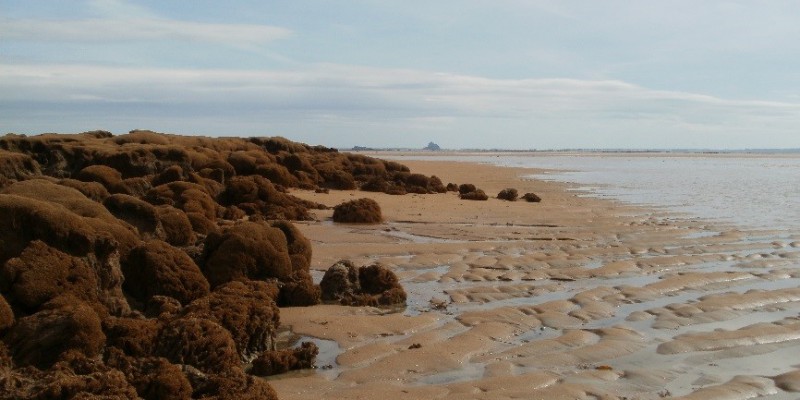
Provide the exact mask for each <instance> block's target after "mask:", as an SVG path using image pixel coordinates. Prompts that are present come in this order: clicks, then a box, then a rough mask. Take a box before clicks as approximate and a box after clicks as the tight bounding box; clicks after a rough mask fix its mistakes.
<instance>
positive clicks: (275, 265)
mask: <svg viewBox="0 0 800 400" xmlns="http://www.w3.org/2000/svg"><path fill="white" fill-rule="evenodd" d="M202 258H203V262H202V270H203V273H204V274H205V276H206V278H208V281H209V283H211V286H212V287H216V286H219V285H221V284H224V283H227V282H230V281H233V280H249V279H261V280H263V279H269V278H276V279H278V280H285V279H288V278H289V277H290V276H291V275H292V271H293V267H292V261H291V258H290V257H289V248H288V244H287V242H286V236H285V235H284V233H283V231H281V230H280V229H278V228H274V227H272V226H270V225H269V224H268V223H266V222H240V223H237V224H236V225H234V226H232V227H230V228H228V229H226V230H225V231H223V232H220V233H217V232H213V233H211V234H210V235H208V237H207V238H206V240H205V247H204V251H203V257H202Z"/></svg>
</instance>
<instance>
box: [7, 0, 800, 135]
mask: <svg viewBox="0 0 800 400" xmlns="http://www.w3.org/2000/svg"><path fill="white" fill-rule="evenodd" d="M95 129H103V130H109V131H111V132H114V133H117V134H122V133H125V132H128V131H130V130H132V129H151V130H154V131H159V132H169V133H179V134H193V135H207V136H284V137H287V138H290V139H292V140H297V141H301V142H305V143H309V144H314V145H316V144H320V145H325V146H332V147H338V148H350V147H353V146H367V147H407V148H421V147H423V146H425V145H427V143H428V142H430V141H433V142H435V143H437V144H439V145H440V146H441V147H443V148H449V149H462V148H503V149H570V148H571V149H575V148H600V149H609V148H617V149H645V148H647V149H668V148H673V149H674V148H689V149H745V148H800V2H798V1H794V0H791V1H781V0H770V1H720V0H703V1H683V0H662V1H656V0H603V1H598V0H585V1H578V0H554V1H549V0H433V1H432V0H426V1H421V0H406V1H377V0H352V1H342V0H340V1H329V0H315V1H309V0H293V1H271V0H267V1H224V2H223V1H210V0H194V1H124V0H75V1H63V0H36V1H30V0H0V132H2V133H6V132H14V133H21V134H38V133H42V132H61V133H74V132H82V131H87V130H95Z"/></svg>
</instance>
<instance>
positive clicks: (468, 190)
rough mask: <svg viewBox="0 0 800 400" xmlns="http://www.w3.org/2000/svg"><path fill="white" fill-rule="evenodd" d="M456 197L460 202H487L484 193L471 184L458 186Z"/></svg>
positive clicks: (487, 198)
mask: <svg viewBox="0 0 800 400" xmlns="http://www.w3.org/2000/svg"><path fill="white" fill-rule="evenodd" d="M458 197H459V198H460V199H462V200H481V201H483V200H489V196H487V195H486V193H485V192H484V191H483V190H481V189H478V188H476V187H475V185H473V184H471V183H462V184H461V185H458Z"/></svg>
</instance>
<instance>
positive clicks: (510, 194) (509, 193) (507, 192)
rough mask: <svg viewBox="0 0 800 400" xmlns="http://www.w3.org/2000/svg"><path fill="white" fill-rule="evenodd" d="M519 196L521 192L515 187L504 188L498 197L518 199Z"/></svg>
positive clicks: (509, 199) (510, 199)
mask: <svg viewBox="0 0 800 400" xmlns="http://www.w3.org/2000/svg"><path fill="white" fill-rule="evenodd" d="M517 197H519V192H517V189H514V188H507V189H503V190H501V191H500V193H498V194H497V198H498V199H500V200H507V201H517Z"/></svg>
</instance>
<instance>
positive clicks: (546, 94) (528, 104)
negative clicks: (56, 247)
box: [0, 64, 800, 147]
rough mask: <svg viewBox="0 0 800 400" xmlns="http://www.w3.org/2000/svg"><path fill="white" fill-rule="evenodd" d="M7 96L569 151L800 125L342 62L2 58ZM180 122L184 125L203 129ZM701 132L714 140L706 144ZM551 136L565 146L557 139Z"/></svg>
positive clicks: (637, 96) (680, 102) (756, 109)
mask: <svg viewBox="0 0 800 400" xmlns="http://www.w3.org/2000/svg"><path fill="white" fill-rule="evenodd" d="M0 103H2V104H28V105H30V106H29V107H33V109H32V110H30V112H31V113H34V114H35V111H36V110H35V108H36V107H41V108H42V109H45V108H47V107H51V106H52V105H53V104H58V105H61V106H69V107H73V109H78V110H83V112H85V113H87V114H92V113H97V112H99V111H98V110H99V109H100V108H101V107H114V105H115V104H120V103H128V104H132V106H130V107H127V108H126V107H124V106H117V107H121V108H119V109H118V110H117V111H116V112H119V113H121V114H124V115H125V117H126V118H127V117H130V113H132V112H138V113H139V114H136V115H139V117H140V118H141V119H142V120H158V118H162V119H164V120H168V119H170V118H172V117H174V118H179V117H180V118H183V119H182V121H183V123H186V121H187V118H186V117H187V116H191V115H195V116H198V117H199V116H202V118H204V121H205V122H204V123H205V124H206V125H203V126H204V127H208V126H209V125H207V124H208V121H209V120H214V119H215V118H216V123H217V124H220V125H221V126H225V127H227V128H229V129H230V127H232V126H235V125H236V124H239V125H240V128H239V129H244V128H242V127H243V126H250V127H252V126H262V127H280V128H281V129H291V128H292V127H296V128H297V129H304V130H305V131H307V132H311V131H314V130H316V131H319V132H323V131H324V132H329V131H336V130H337V129H339V130H341V131H342V132H347V131H350V132H352V131H353V130H358V131H362V132H372V136H375V135H377V136H375V137H380V136H381V135H383V134H390V133H391V132H406V134H407V135H408V137H414V136H413V134H414V133H415V132H416V133H418V134H428V133H430V132H432V131H438V132H449V134H454V133H455V132H456V131H459V132H464V131H469V132H470V133H472V134H473V135H472V137H471V138H469V140H471V141H473V144H471V145H470V144H465V145H464V146H474V147H480V146H481V145H484V146H488V147H491V146H492V144H491V142H486V143H483V142H481V141H482V140H483V141H485V140H490V139H485V138H486V137H487V136H488V137H490V138H491V137H493V135H496V132H503V135H505V136H504V137H507V138H509V140H508V146H514V143H523V141H524V140H526V139H525V137H526V135H529V134H530V133H531V132H541V131H542V130H547V132H548V134H557V135H561V138H562V140H563V143H562V144H561V146H563V147H580V141H581V140H583V141H585V140H590V139H587V138H597V137H603V138H604V139H603V140H604V142H602V143H600V144H599V145H600V146H601V147H602V144H604V143H606V144H607V145H608V146H610V147H628V145H631V146H633V145H638V147H647V145H646V143H647V140H642V141H640V142H631V141H627V142H621V140H623V139H624V140H628V138H630V137H631V136H635V137H641V138H643V139H647V138H648V137H649V139H650V140H651V141H650V143H661V142H664V141H667V142H669V140H671V139H674V140H675V141H676V143H675V144H674V146H673V147H682V146H681V144H680V143H689V144H691V143H695V142H694V141H699V142H700V143H703V144H704V147H714V146H713V145H712V144H713V141H714V140H716V141H717V142H718V143H720V144H719V145H720V146H723V145H724V146H725V147H730V146H731V145H732V142H725V141H724V140H725V137H726V135H731V136H730V137H734V136H735V137H737V138H738V139H737V140H740V142H741V140H742V138H748V137H750V138H751V139H752V140H753V141H754V143H757V140H758V139H759V138H761V139H764V138H768V137H772V139H770V140H772V142H771V143H772V144H769V143H767V144H764V145H763V146H761V147H770V146H779V147H785V146H781V145H780V143H781V142H780V140H779V139H780V138H781V137H784V138H790V137H791V138H795V137H796V135H795V134H794V132H795V130H796V127H797V126H800V104H798V103H788V102H774V101H773V102H767V101H744V100H729V99H723V98H718V97H714V96H708V95H703V94H697V93H688V92H678V91H663V90H651V89H648V88H645V87H641V86H637V85H633V84H630V83H627V82H622V81H615V80H578V79H489V78H483V77H477V76H466V75H456V74H441V73H432V72H428V71H419V70H408V69H404V70H399V69H380V68H367V67H358V66H348V65H336V64H324V65H315V66H311V67H308V68H305V69H301V70H229V69H217V70H191V69H156V68H116V67H99V66H85V65H58V66H54V65H10V64H0ZM37 104H38V106H37ZM136 104H139V105H141V104H145V105H149V107H138V106H135V105H136ZM132 110H133V111H132ZM135 110H140V111H135ZM106 112H108V111H106ZM112 112H114V111H112ZM170 112H172V113H175V114H176V115H174V116H170V115H169V114H170ZM177 114H181V115H177ZM108 117H109V118H111V117H113V114H112V115H109V116H108ZM157 117H158V118H157ZM0 118H2V116H0ZM199 120H200V118H198V121H199ZM243 121H249V123H245V122H243ZM2 122H3V121H2V119H0V125H2ZM242 124H244V125H242ZM259 124H260V125H259ZM171 126H172V125H171ZM184 126H186V128H185V129H177V130H178V131H189V132H191V131H192V130H193V129H195V128H193V127H192V125H191V124H189V125H184ZM56 128H57V127H56ZM228 133H230V134H248V133H249V132H238V133H237V132H230V131H228ZM589 133H591V134H589ZM698 135H701V136H698ZM702 135H706V136H707V140H708V141H710V142H708V143H706V141H703V140H706V139H702V140H701V139H700V138H701V137H702ZM789 135H791V136H789ZM367 136H370V135H367ZM462 136H463V137H464V138H466V137H467V135H462ZM656 136H658V137H656ZM615 137H617V139H615ZM514 138H516V139H514ZM620 138H622V139H620ZM653 139H655V141H653ZM376 140H378V139H376ZM515 140H516V141H515ZM591 140H594V139H591ZM615 140H616V141H617V142H615ZM680 140H684V142H680ZM720 140H723V141H722V142H720ZM792 140H794V141H793V142H792V141H791V140H790V141H788V142H785V143H788V145H794V146H798V145H800V142H798V141H797V139H792ZM570 141H572V142H570ZM576 141H577V142H576ZM316 142H320V141H319V140H316ZM362 143H364V142H362ZM553 143H554V144H552V145H551V146H552V147H558V146H559V145H558V143H561V142H557V141H556V142H553ZM568 143H575V144H573V145H571V146H570V145H569V144H568ZM741 143H744V142H741ZM326 144H331V143H326ZM333 144H335V143H333ZM386 145H391V144H386ZM495 145H496V144H495ZM518 145H519V146H524V145H522V144H518ZM593 145H598V144H597V143H593ZM684 146H687V145H686V144H684ZM742 146H744V144H743V145H742ZM530 147H532V146H530ZM750 147H754V146H752V145H750Z"/></svg>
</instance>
